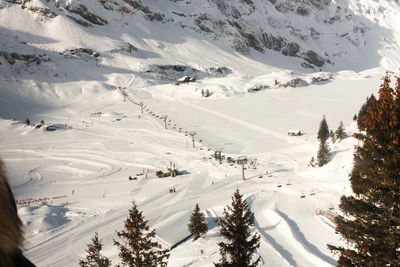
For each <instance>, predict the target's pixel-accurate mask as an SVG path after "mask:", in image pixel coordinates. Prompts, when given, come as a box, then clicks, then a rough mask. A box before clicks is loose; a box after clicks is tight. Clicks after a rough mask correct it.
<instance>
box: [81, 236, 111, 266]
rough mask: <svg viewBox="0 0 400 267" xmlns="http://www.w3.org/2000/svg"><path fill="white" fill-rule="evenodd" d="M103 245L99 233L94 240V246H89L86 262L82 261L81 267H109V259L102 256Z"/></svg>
mask: <svg viewBox="0 0 400 267" xmlns="http://www.w3.org/2000/svg"><path fill="white" fill-rule="evenodd" d="M102 247H103V245H102V244H101V242H100V241H99V236H98V234H97V232H96V233H95V234H94V237H93V238H92V244H89V245H88V248H87V249H86V252H87V254H88V255H86V260H80V261H79V265H80V266H81V267H109V266H111V262H110V260H109V259H108V258H106V257H104V256H103V255H101V249H102Z"/></svg>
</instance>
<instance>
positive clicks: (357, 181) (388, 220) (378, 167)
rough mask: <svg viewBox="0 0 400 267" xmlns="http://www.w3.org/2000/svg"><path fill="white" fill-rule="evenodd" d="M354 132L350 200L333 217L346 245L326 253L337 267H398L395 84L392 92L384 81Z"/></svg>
mask: <svg viewBox="0 0 400 267" xmlns="http://www.w3.org/2000/svg"><path fill="white" fill-rule="evenodd" d="M370 99H371V98H370ZM370 99H369V101H370ZM358 129H359V130H360V132H359V133H357V134H355V135H354V137H355V138H357V139H358V140H359V141H360V142H359V145H358V146H357V147H356V150H355V153H354V167H353V170H352V172H351V174H350V182H351V187H352V190H353V192H354V194H352V195H349V196H342V197H341V201H340V205H339V208H340V210H341V211H342V212H343V216H341V215H340V216H338V217H336V223H337V228H336V231H337V232H338V233H339V234H340V235H341V236H342V238H343V239H344V240H345V241H346V243H347V244H348V245H347V247H343V246H333V245H328V247H329V249H330V250H332V251H333V252H334V253H338V254H339V255H340V257H339V260H338V265H339V266H368V267H369V266H371V267H372V266H400V177H399V173H400V143H399V140H400V78H398V79H397V84H396V88H395V90H393V89H392V88H391V87H390V77H389V76H388V75H386V76H385V77H384V79H383V83H382V85H381V87H380V90H379V99H378V100H373V101H372V102H370V104H369V106H368V107H367V108H366V110H365V113H364V115H362V116H359V122H358Z"/></svg>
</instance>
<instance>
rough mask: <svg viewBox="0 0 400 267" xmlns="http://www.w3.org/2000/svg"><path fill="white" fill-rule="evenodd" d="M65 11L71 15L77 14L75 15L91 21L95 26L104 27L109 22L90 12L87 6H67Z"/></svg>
mask: <svg viewBox="0 0 400 267" xmlns="http://www.w3.org/2000/svg"><path fill="white" fill-rule="evenodd" d="M65 9H66V10H68V11H69V12H71V13H75V14H77V15H79V16H81V17H82V18H84V19H86V20H87V21H90V22H91V23H93V24H96V25H100V26H104V25H106V24H108V22H107V20H105V19H103V18H101V17H99V16H97V15H96V14H94V13H92V12H90V11H89V10H88V8H87V7H86V6H85V5H82V4H79V5H77V6H74V5H67V6H66V7H65Z"/></svg>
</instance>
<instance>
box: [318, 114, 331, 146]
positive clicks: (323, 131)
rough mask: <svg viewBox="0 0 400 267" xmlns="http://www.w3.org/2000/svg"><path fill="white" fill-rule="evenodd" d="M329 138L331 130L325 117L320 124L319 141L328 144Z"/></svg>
mask: <svg viewBox="0 0 400 267" xmlns="http://www.w3.org/2000/svg"><path fill="white" fill-rule="evenodd" d="M328 138H329V128H328V123H327V122H326V119H325V115H324V117H323V118H322V120H321V122H320V124H319V130H318V139H319V140H320V141H323V142H326V140H328Z"/></svg>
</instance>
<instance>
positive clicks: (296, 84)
mask: <svg viewBox="0 0 400 267" xmlns="http://www.w3.org/2000/svg"><path fill="white" fill-rule="evenodd" d="M307 85H308V82H306V81H305V80H303V79H300V78H294V79H292V80H290V81H288V82H287V83H285V84H283V85H282V86H283V87H288V86H290V87H302V86H307Z"/></svg>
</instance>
